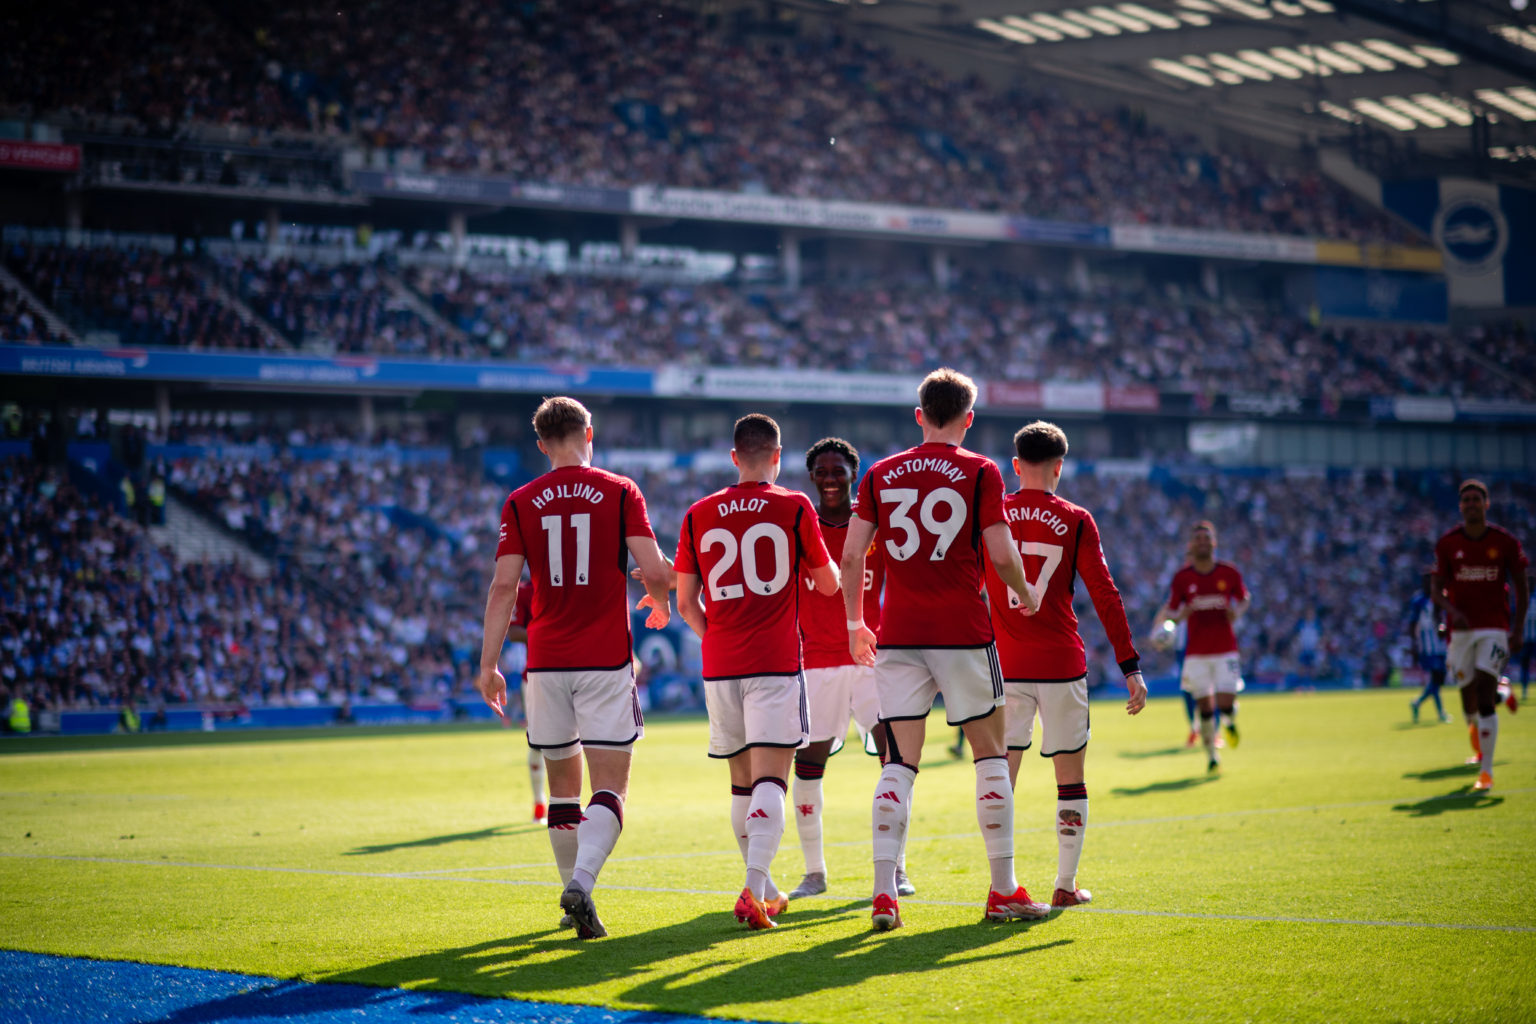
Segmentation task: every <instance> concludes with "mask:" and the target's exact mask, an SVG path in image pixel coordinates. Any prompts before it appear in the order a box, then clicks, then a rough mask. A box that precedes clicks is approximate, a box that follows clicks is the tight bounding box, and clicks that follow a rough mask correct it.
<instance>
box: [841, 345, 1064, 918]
mask: <svg viewBox="0 0 1536 1024" xmlns="http://www.w3.org/2000/svg"><path fill="white" fill-rule="evenodd" d="M918 400H919V403H920V404H919V405H918V408H917V409H916V410H915V415H916V419H917V424H918V426H919V427H921V428H922V431H923V443H922V444H920V445H918V446H917V447H915V448H910V449H908V450H907V451H904V452H900V453H898V454H896V455H892V456H891V457H889V458H886V459H881V460H880V461H879V462H877V463H875V464H874V465H873V466H871V467H870V469H869V472H868V473H866V474H865V475H864V479H863V480H862V481H861V482H860V484H859V499H858V503H857V504H856V505H855V506H854V517H853V519H852V521H851V522H849V524H848V538H847V540H846V541H845V542H844V547H843V558H842V569H843V578H844V579H849V580H857V579H862V578H863V576H864V564H865V552H866V551H867V550H868V548H869V544H870V541H871V540H872V539H873V538H874V537H875V534H876V530H878V531H879V537H880V546H881V549H882V553H883V554H884V555H885V556H886V566H885V600H884V602H883V604H882V605H881V609H880V622H879V633H878V637H877V634H876V632H875V630H874V629H872V628H871V627H870V625H868V624H866V622H865V620H864V607H863V600H862V596H861V595H860V593H859V591H858V589H857V588H853V589H846V590H844V591H843V602H844V607H843V610H844V612H846V614H847V617H848V623H847V625H848V645H849V651H850V652H851V653H852V654H853V657H854V660H856V661H858V662H860V663H861V664H865V665H873V666H874V668H875V687H876V690H877V692H878V693H879V695H880V723H881V728H883V729H884V730H885V731H886V733H885V736H886V764H885V767H884V769H883V770H882V771H881V773H880V781H879V783H878V784H877V785H876V787H875V799H874V806H873V812H874V813H873V818H874V822H873V832H874V859H875V886H874V890H875V898H874V911H873V913H872V915H871V923H872V925H873V926H874V928H875V930H876V931H885V930H888V929H891V928H899V927H901V912H900V908H899V907H898V905H897V901H896V895H897V893H896V865H897V863H898V858H899V854H900V850H901V847H902V844H903V842H904V841H905V838H906V831H907V827H908V825H909V823H910V821H911V807H910V801H911V797H912V786H913V783H914V782H915V781H916V779H917V770H918V761H919V759H920V758H921V756H922V747H923V738H924V734H925V732H926V726H927V721H926V720H927V717H928V712H929V710H930V709H931V708H932V706H933V701H934V698H935V697H936V696H938V695H939V694H941V693H942V694H943V696H944V709H945V713H946V715H947V717H948V719H949V723H950V724H951V725H963V726H964V727H965V733H966V738H967V739H968V740H969V741H970V744H971V751H972V753H973V754H974V755H975V765H976V819H977V824H978V825H979V826H980V829H981V835H982V840H983V842H984V844H985V848H986V853H987V861H988V867H989V870H990V874H991V889H990V891H989V892H988V894H987V903H986V912H985V913H986V916H987V917H988V918H990V919H992V920H999V921H1006V920H1021V919H1025V918H1040V917H1045V916H1047V915H1048V914H1049V913H1050V908H1049V907H1047V906H1046V905H1045V904H1043V903H1036V902H1035V901H1034V900H1032V899H1031V898H1030V896H1029V893H1028V892H1027V891H1025V889H1024V887H1023V886H1022V885H1019V884H1018V879H1017V878H1016V877H1015V876H1014V873H1013V786H1012V785H1011V784H1010V783H1009V781H1008V756H1007V748H1006V746H1005V745H1004V742H1003V715H1001V714H996V713H995V712H997V711H998V709H999V708H1001V707H1002V706H1003V678H1002V673H1001V670H1000V669H999V667H998V663H997V647H996V645H995V644H994V642H993V639H994V638H993V633H992V620H991V619H990V617H989V616H988V613H987V602H986V598H984V597H983V596H982V594H981V583H982V561H983V559H990V560H991V562H992V564H993V566H994V567H995V568H996V571H997V573H998V576H999V577H1000V578H1001V579H1002V581H1003V583H1004V584H1006V585H1007V586H1010V587H1012V588H1013V589H1014V590H1015V592H1016V593H1018V594H1019V595H1020V613H1022V614H1030V613H1033V612H1034V611H1035V610H1036V608H1038V607H1039V599H1038V596H1037V594H1036V591H1035V588H1034V587H1033V586H1032V585H1031V584H1030V583H1029V581H1028V580H1026V579H1025V577H1024V565H1023V562H1022V561H1021V560H1020V558H1019V549H1018V548H1017V547H1015V546H1014V543H1013V537H1012V535H1011V534H1010V533H1009V532H1008V525H1007V523H1006V522H1005V521H1004V519H1003V477H1002V474H1001V473H1000V472H999V471H998V468H997V464H996V463H995V462H993V461H992V460H991V459H989V458H986V457H985V456H982V455H978V454H976V453H975V452H971V451H967V450H966V449H964V448H962V447H961V446H960V445H961V442H962V441H964V440H965V434H966V431H967V430H969V429H970V426H971V422H972V420H973V419H974V418H975V413H974V412H973V411H972V407H973V406H974V405H975V404H976V384H975V382H974V381H972V380H971V379H970V378H969V377H967V376H966V375H965V374H963V373H959V372H957V371H955V370H951V369H940V370H935V371H934V372H932V373H930V374H929V375H928V376H927V377H925V378H924V379H923V382H922V384H921V386H920V387H919V388H918Z"/></svg>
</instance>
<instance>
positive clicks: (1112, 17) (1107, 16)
mask: <svg viewBox="0 0 1536 1024" xmlns="http://www.w3.org/2000/svg"><path fill="white" fill-rule="evenodd" d="M1088 13H1089V14H1091V15H1093V17H1095V18H1098V19H1100V20H1102V21H1107V22H1110V23H1111V24H1114V25H1119V26H1120V27H1121V28H1123V29H1125V30H1126V31H1127V32H1151V31H1152V26H1151V25H1148V24H1147V23H1146V22H1145V21H1142V20H1140V19H1138V18H1133V17H1131V16H1130V15H1128V14H1126V13H1124V12H1123V11H1117V10H1115V9H1114V8H1113V7H1090V8H1088Z"/></svg>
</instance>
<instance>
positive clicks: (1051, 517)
mask: <svg viewBox="0 0 1536 1024" xmlns="http://www.w3.org/2000/svg"><path fill="white" fill-rule="evenodd" d="M1003 514H1004V515H1005V516H1007V517H1008V521H1009V522H1010V523H1029V522H1034V523H1039V524H1041V525H1042V526H1045V527H1047V528H1048V529H1049V530H1050V531H1051V532H1052V533H1054V534H1055V535H1056V536H1058V537H1063V536H1066V533H1067V530H1068V529H1070V527H1068V526H1067V523H1066V520H1064V519H1062V518H1061V516H1058V515H1057V514H1056V513H1055V512H1052V511H1051V510H1050V509H1048V508H1019V507H1017V506H1015V507H1011V508H1004V509H1003Z"/></svg>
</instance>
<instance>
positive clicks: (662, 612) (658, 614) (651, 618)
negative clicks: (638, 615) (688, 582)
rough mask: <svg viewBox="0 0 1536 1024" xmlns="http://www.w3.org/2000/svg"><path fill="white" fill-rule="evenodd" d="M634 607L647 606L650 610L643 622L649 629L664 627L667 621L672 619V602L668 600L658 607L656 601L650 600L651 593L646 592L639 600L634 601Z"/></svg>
mask: <svg viewBox="0 0 1536 1024" xmlns="http://www.w3.org/2000/svg"><path fill="white" fill-rule="evenodd" d="M635 608H637V609H640V608H649V609H650V610H651V614H650V615H648V616H646V619H645V624H646V625H647V626H649V627H650V628H651V629H665V628H666V625H667V623H668V622H671V621H672V602H670V601H667V602H665V603H663V604H662V605H661V607H659V608H658V607H657V606H656V602H655V601H652V600H651V595H650V594H646V595H645V596H644V597H642V598H641V599H640V600H639V601H636V602H635Z"/></svg>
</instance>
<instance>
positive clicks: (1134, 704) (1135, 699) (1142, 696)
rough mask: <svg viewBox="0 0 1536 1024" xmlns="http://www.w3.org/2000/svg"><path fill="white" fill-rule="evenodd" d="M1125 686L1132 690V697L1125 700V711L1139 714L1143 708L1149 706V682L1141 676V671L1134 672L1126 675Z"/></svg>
mask: <svg viewBox="0 0 1536 1024" xmlns="http://www.w3.org/2000/svg"><path fill="white" fill-rule="evenodd" d="M1125 688H1126V689H1127V690H1129V691H1130V693H1131V695H1130V697H1128V698H1126V701H1125V713H1126V714H1128V715H1139V714H1141V709H1142V708H1144V707H1146V706H1147V683H1146V680H1144V679H1142V678H1141V673H1140V672H1132V673H1131V674H1130V675H1128V676H1126V677H1125Z"/></svg>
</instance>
